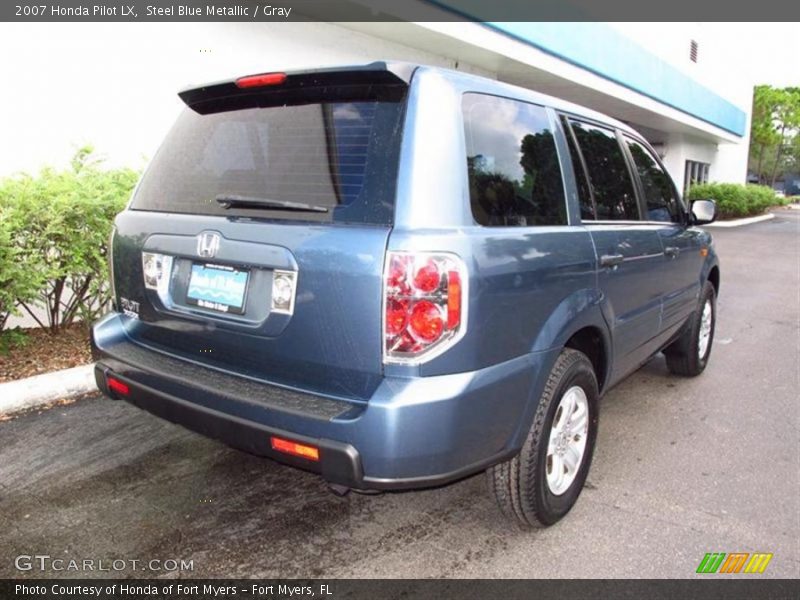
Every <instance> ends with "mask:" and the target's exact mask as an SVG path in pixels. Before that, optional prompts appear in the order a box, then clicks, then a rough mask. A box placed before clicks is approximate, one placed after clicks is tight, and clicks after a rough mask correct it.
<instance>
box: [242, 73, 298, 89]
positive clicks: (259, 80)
mask: <svg viewBox="0 0 800 600" xmlns="http://www.w3.org/2000/svg"><path fill="white" fill-rule="evenodd" d="M284 81H286V73H262V74H261V75H248V76H247V77H240V78H239V79H237V80H236V87H238V88H242V89H245V88H254V87H262V86H265V85H280V84H282V83H283V82H284Z"/></svg>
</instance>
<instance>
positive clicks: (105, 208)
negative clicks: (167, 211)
mask: <svg viewBox="0 0 800 600" xmlns="http://www.w3.org/2000/svg"><path fill="white" fill-rule="evenodd" d="M100 166H101V162H100V161H98V160H95V159H93V157H92V149H91V148H89V147H85V148H81V149H80V150H78V152H77V153H76V154H75V156H74V157H73V159H72V163H71V167H72V168H71V169H68V170H64V171H56V170H53V169H50V168H45V169H43V170H42V171H41V172H40V173H39V175H37V176H30V175H21V176H17V177H11V178H8V179H6V180H4V181H2V182H0V216H1V217H2V219H0V220H1V221H2V226H1V227H0V236H3V237H2V239H0V273H2V275H0V288H2V289H0V294H2V295H0V311H5V312H6V314H7V313H8V312H10V311H12V310H14V308H15V307H21V308H23V309H25V310H27V312H28V313H29V314H31V316H32V317H34V319H35V320H36V321H37V322H38V323H39V325H41V326H43V327H45V326H46V327H49V328H50V329H51V330H52V331H57V330H58V329H59V328H60V327H61V326H63V325H69V324H71V323H73V322H74V321H75V320H77V319H83V320H91V319H94V318H96V317H97V316H98V315H99V314H100V313H101V312H102V311H104V310H106V309H107V307H108V304H109V301H110V297H109V286H108V278H107V264H106V254H107V244H108V238H109V234H110V232H111V225H112V223H113V220H114V216H115V215H116V214H117V213H118V212H119V211H121V210H122V209H123V208H124V206H125V203H126V201H127V199H128V197H129V195H130V193H131V190H132V189H133V187H134V186H135V184H136V181H137V179H138V177H139V173H137V172H136V171H134V170H132V169H116V170H103V169H101V168H100ZM7 266H8V267H9V270H8V271H6V267H7ZM5 284H8V289H6V285H5ZM34 305H35V306H39V307H43V308H44V309H45V310H46V315H47V322H46V323H44V322H42V321H41V320H40V319H39V318H37V317H36V316H35V314H34V311H33V310H32V306H34Z"/></svg>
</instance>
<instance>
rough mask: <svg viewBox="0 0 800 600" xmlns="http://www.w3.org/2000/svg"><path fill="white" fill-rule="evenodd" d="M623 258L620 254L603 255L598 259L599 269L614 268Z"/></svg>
mask: <svg viewBox="0 0 800 600" xmlns="http://www.w3.org/2000/svg"><path fill="white" fill-rule="evenodd" d="M623 260H625V257H624V256H622V254H603V256H601V257H600V266H601V267H611V268H613V267H616V266H617V265H619V264H620V263H621V262H622V261H623Z"/></svg>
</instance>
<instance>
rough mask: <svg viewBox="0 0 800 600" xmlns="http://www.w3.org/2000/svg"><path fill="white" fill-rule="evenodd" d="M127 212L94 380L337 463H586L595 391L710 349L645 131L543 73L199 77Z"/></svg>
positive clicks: (686, 253)
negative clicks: (532, 82) (543, 79)
mask: <svg viewBox="0 0 800 600" xmlns="http://www.w3.org/2000/svg"><path fill="white" fill-rule="evenodd" d="M180 97H181V98H182V99H183V101H184V102H185V103H186V105H187V108H186V109H185V110H184V112H183V114H182V115H181V116H180V118H179V119H178V121H177V123H176V124H175V126H174V128H173V129H172V131H171V133H170V134H169V135H168V137H167V139H166V141H165V142H164V143H163V145H162V147H161V149H160V150H159V152H158V153H157V155H156V156H155V157H154V159H153V161H152V163H151V164H150V166H149V168H148V169H147V171H146V173H145V174H144V176H143V178H142V180H141V182H140V183H139V185H138V187H137V189H136V191H135V192H134V194H133V197H132V199H131V202H130V205H129V206H128V208H127V209H126V210H125V211H124V212H123V213H122V214H120V215H119V216H118V217H117V219H116V222H115V232H114V234H113V239H112V253H111V270H112V279H113V283H114V290H113V294H114V302H115V312H113V313H112V314H109V315H108V316H106V317H105V318H104V319H102V320H101V321H99V322H98V323H97V324H96V325H95V327H94V331H93V344H94V350H95V353H96V357H97V360H98V362H97V367H96V376H97V382H98V385H99V386H100V389H101V390H103V392H104V393H106V394H107V395H108V396H110V397H112V398H121V399H125V400H127V401H128V402H131V403H132V404H134V405H136V406H139V407H141V408H143V409H145V410H148V411H150V412H152V413H154V414H156V415H158V416H160V417H163V418H165V419H168V420H170V421H173V422H176V423H180V424H182V425H184V426H186V427H188V428H190V429H193V430H195V431H198V432H200V433H203V434H205V435H208V436H211V437H214V438H217V439H220V440H224V441H225V442H227V443H228V444H230V445H232V446H235V447H237V448H240V449H243V450H245V451H248V452H251V453H254V454H258V455H262V456H267V457H270V458H273V459H276V460H279V461H281V462H284V463H287V464H290V465H294V466H297V467H302V468H304V469H308V470H311V471H314V472H317V473H319V474H320V475H321V476H322V477H323V478H324V479H325V480H327V481H328V482H330V483H331V484H332V485H333V486H335V487H339V488H340V489H341V488H348V489H355V490H365V491H366V490H392V489H401V488H419V487H425V486H436V485H440V484H444V483H448V482H451V481H455V480H457V479H460V478H463V477H465V476H467V475H471V474H473V473H476V472H479V471H482V470H486V472H487V474H488V481H489V487H490V489H491V491H492V493H493V494H494V496H495V497H496V499H497V501H498V503H499V505H500V507H501V509H502V510H503V512H504V513H505V514H506V515H507V516H509V517H510V518H512V519H513V520H515V521H517V522H518V523H520V524H521V525H522V526H535V525H548V524H552V523H554V522H555V521H557V520H558V519H560V518H561V517H562V516H564V515H565V514H566V513H567V511H568V510H569V509H570V507H571V506H572V505H573V504H574V502H575V500H576V499H577V497H578V494H579V493H580V491H581V488H582V487H583V484H584V481H585V479H586V475H587V472H588V470H589V465H590V463H591V460H592V451H593V447H594V443H595V439H596V437H597V422H598V421H597V419H598V398H599V397H600V395H601V394H602V393H603V392H604V391H605V390H607V389H608V388H610V387H611V386H612V385H614V384H615V383H616V382H618V381H619V380H620V379H621V378H623V377H624V376H625V375H627V374H629V373H630V372H632V371H634V370H635V369H637V368H638V367H639V366H640V365H642V364H643V363H644V362H645V361H647V360H648V359H649V358H650V357H651V356H653V354H655V353H657V352H659V351H662V350H663V352H664V353H665V354H666V358H667V365H668V367H669V369H670V370H671V371H673V372H674V373H678V374H681V375H697V374H699V373H700V372H701V371H702V370H703V369H704V368H705V366H706V362H707V360H708V356H709V353H710V350H711V342H712V339H713V335H714V321H715V297H716V294H717V292H718V291H719V282H720V275H719V267H718V263H717V258H716V256H715V253H714V250H713V247H712V245H711V238H710V236H709V235H708V234H707V233H705V232H703V231H701V230H698V229H696V228H694V227H693V226H694V225H697V224H700V223H707V222H710V221H711V220H713V218H714V210H715V209H714V203H713V202H712V201H698V202H695V203H693V204H692V206H691V208H689V209H687V207H685V206H684V204H683V202H682V200H681V198H680V196H679V194H678V193H677V191H676V189H675V186H674V185H673V183H672V181H671V180H670V178H669V176H668V175H667V173H666V171H665V169H664V167H663V165H662V164H661V162H660V161H659V158H658V156H657V155H656V154H655V153H654V152H653V150H652V149H651V147H650V146H649V145H648V143H647V142H646V141H645V140H644V139H643V138H642V137H641V136H640V135H639V134H637V133H636V132H635V131H633V130H632V129H630V128H629V127H627V126H626V125H624V124H622V123H619V122H617V121H614V120H612V119H610V118H608V117H605V116H603V115H601V114H598V113H596V112H593V111H590V110H587V109H584V108H581V107H579V106H576V105H573V104H570V103H567V102H563V101H561V100H558V99H556V98H552V97H548V96H544V95H541V94H538V93H534V92H532V91H528V90H525V89H520V88H517V87H513V86H510V85H505V84H501V83H498V82H495V81H490V80H487V79H483V78H480V77H474V76H470V75H466V74H463V73H458V72H451V71H447V70H441V69H436V68H429V67H422V66H420V67H415V66H411V65H406V64H394V63H391V64H390V63H373V64H370V65H366V66H359V67H348V68H340V69H323V70H314V71H303V72H294V73H266V74H261V75H253V76H247V77H242V78H240V79H237V80H233V81H225V82H222V83H215V84H211V85H206V86H204V87H199V88H194V89H189V90H186V91H184V92H182V93H181V94H180Z"/></svg>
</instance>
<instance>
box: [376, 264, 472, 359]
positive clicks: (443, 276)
mask: <svg viewBox="0 0 800 600" xmlns="http://www.w3.org/2000/svg"><path fill="white" fill-rule="evenodd" d="M466 285H467V277H466V268H465V266H464V263H463V262H462V260H461V259H460V258H458V257H457V256H455V255H454V254H444V253H432V252H413V253H411V252H389V253H388V254H387V257H386V270H385V274H384V282H383V286H384V319H383V344H384V345H383V352H384V361H385V362H392V363H418V362H421V361H422V360H427V359H430V358H432V357H433V356H436V355H438V354H440V353H441V352H443V351H444V350H446V349H447V348H449V347H450V346H452V345H453V344H454V343H455V342H456V341H458V339H460V337H461V336H462V335H463V333H464V329H465V326H466V302H467V295H466Z"/></svg>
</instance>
